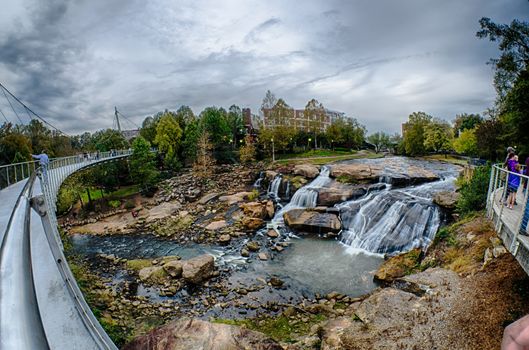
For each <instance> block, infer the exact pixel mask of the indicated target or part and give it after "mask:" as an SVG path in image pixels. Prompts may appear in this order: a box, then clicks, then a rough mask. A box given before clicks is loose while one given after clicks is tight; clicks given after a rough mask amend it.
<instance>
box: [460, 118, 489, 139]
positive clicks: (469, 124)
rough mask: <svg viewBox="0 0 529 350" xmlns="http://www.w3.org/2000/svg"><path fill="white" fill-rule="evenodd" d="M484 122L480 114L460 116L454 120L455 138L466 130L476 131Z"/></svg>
mask: <svg viewBox="0 0 529 350" xmlns="http://www.w3.org/2000/svg"><path fill="white" fill-rule="evenodd" d="M482 122H483V118H482V117H481V116H480V115H479V114H467V113H462V114H458V115H456V119H455V120H454V136H455V137H457V136H458V135H459V133H460V132H462V131H464V130H469V129H474V128H475V127H476V126H477V125H478V124H481V123H482Z"/></svg>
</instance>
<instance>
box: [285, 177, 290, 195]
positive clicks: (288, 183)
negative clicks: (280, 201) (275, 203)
mask: <svg viewBox="0 0 529 350" xmlns="http://www.w3.org/2000/svg"><path fill="white" fill-rule="evenodd" d="M285 198H286V199H290V181H287V189H286V190H285Z"/></svg>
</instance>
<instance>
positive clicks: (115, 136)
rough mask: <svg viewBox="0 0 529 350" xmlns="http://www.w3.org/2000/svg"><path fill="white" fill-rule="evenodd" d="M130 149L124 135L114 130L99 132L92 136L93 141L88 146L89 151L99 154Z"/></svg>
mask: <svg viewBox="0 0 529 350" xmlns="http://www.w3.org/2000/svg"><path fill="white" fill-rule="evenodd" d="M128 147H129V145H128V142H127V140H125V138H124V137H123V135H121V133H120V132H119V131H117V130H112V129H106V130H100V131H97V132H96V133H94V135H92V140H91V142H90V144H89V145H88V149H90V150H97V151H99V152H108V151H110V150H113V149H125V148H128Z"/></svg>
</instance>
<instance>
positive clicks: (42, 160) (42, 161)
mask: <svg viewBox="0 0 529 350" xmlns="http://www.w3.org/2000/svg"><path fill="white" fill-rule="evenodd" d="M31 157H33V159H38V160H39V165H40V169H41V172H42V181H44V182H45V183H46V182H48V164H49V162H50V159H49V158H48V155H47V154H46V150H42V152H41V153H40V154H32V155H31Z"/></svg>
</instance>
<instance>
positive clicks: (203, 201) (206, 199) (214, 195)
mask: <svg viewBox="0 0 529 350" xmlns="http://www.w3.org/2000/svg"><path fill="white" fill-rule="evenodd" d="M219 195H220V194H219V193H216V192H212V193H208V194H206V195H205V196H203V197H202V198H200V199H199V201H198V203H199V204H202V205H204V204H206V203H208V202H209V201H212V200H214V199H215V198H218V197H219Z"/></svg>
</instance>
